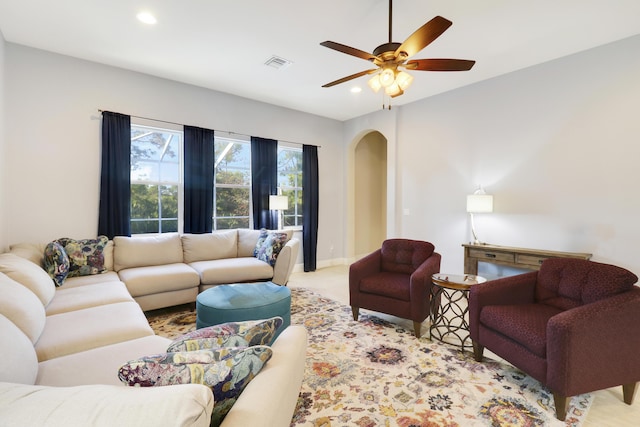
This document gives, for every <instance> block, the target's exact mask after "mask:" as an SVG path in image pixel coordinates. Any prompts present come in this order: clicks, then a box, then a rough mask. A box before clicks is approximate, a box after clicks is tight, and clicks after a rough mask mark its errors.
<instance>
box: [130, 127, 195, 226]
mask: <svg viewBox="0 0 640 427" xmlns="http://www.w3.org/2000/svg"><path fill="white" fill-rule="evenodd" d="M181 163H182V132H178V131H172V130H168V129H160V128H154V127H147V126H141V125H133V124H132V125H131V234H142V233H169V232H175V231H178V230H179V218H180V217H181V214H182V203H181V202H180V200H181V195H182V191H181V189H182V187H181V182H182V179H181V176H182V174H181V173H180V171H181Z"/></svg>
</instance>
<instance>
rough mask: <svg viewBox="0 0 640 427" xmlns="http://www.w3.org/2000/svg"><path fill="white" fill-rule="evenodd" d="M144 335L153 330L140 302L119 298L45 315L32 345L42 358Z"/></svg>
mask: <svg viewBox="0 0 640 427" xmlns="http://www.w3.org/2000/svg"><path fill="white" fill-rule="evenodd" d="M80 325H81V327H79V326H80ZM147 335H153V330H152V329H151V327H150V326H149V322H148V321H147V319H146V317H145V316H144V313H143V312H142V310H140V306H139V305H138V304H137V303H135V302H119V303H114V304H106V305H101V306H98V307H91V308H86V309H83V310H75V311H70V312H67V313H60V314H54V315H52V316H47V322H46V324H45V327H44V331H43V332H42V334H41V335H40V339H39V340H38V342H36V344H35V349H36V353H37V354H38V360H39V361H43V360H48V359H52V358H54V357H60V356H65V355H67V354H72V353H78V352H80V351H85V350H90V349H92V348H97V347H101V346H104V345H109V344H114V343H118V342H122V341H126V340H132V339H135V338H140V337H144V336H147Z"/></svg>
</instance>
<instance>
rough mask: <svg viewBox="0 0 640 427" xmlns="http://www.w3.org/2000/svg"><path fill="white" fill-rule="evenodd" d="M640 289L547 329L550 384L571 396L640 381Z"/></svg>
mask: <svg viewBox="0 0 640 427" xmlns="http://www.w3.org/2000/svg"><path fill="white" fill-rule="evenodd" d="M638 349H640V288H638V287H634V288H633V289H631V290H630V291H628V292H623V293H621V294H618V295H615V296H613V297H611V298H606V299H603V300H599V301H596V302H593V303H591V304H585V305H582V306H580V307H576V308H574V309H571V310H567V311H564V312H562V313H560V314H558V315H556V316H553V317H552V318H551V319H550V320H549V323H548V324H547V385H548V386H549V387H550V388H551V390H553V391H557V392H561V393H563V394H564V395H566V396H574V395H577V394H581V393H585V392H589V391H593V390H600V389H604V388H609V387H613V386H617V385H621V384H629V383H633V382H637V381H640V364H639V363H638Z"/></svg>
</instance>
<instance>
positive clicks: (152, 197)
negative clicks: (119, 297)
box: [131, 124, 302, 234]
mask: <svg viewBox="0 0 640 427" xmlns="http://www.w3.org/2000/svg"><path fill="white" fill-rule="evenodd" d="M182 138H183V133H182V131H180V130H172V129H164V128H160V127H155V126H148V125H146V124H145V125H142V124H135V125H134V124H132V125H131V234H145V233H170V232H181V231H182V209H183V206H182V205H183V204H182V199H183V197H182V191H183V174H182V171H183V163H182V162H183V153H182V150H183V143H182V140H183V139H182ZM214 148H215V164H214V188H213V191H214V195H213V196H214V197H213V212H212V213H211V214H212V217H213V229H214V230H224V229H232V228H251V227H252V226H253V218H252V212H251V143H250V141H249V138H246V139H244V138H243V137H236V136H234V137H229V136H228V135H227V134H225V135H224V136H219V135H217V134H216V138H215V147H214ZM278 187H279V189H280V190H281V191H282V194H283V195H285V196H287V198H288V200H289V208H288V209H287V210H286V211H284V212H283V226H284V227H287V228H294V227H302V149H300V148H299V147H291V146H288V145H286V144H283V143H279V146H278Z"/></svg>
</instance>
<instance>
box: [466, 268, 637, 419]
mask: <svg viewBox="0 0 640 427" xmlns="http://www.w3.org/2000/svg"><path fill="white" fill-rule="evenodd" d="M637 281H638V277H637V276H636V275H635V274H633V273H632V272H630V271H628V270H625V269H624V268H621V267H617V266H614V265H610V264H602V263H597V262H593V261H587V260H579V259H569V258H552V259H548V260H545V261H544V262H543V263H542V265H541V267H540V271H537V272H531V273H525V274H520V275H517V276H512V277H505V278H501V279H497V280H492V281H488V282H485V283H483V284H480V285H476V286H473V287H472V288H471V290H470V294H469V326H470V332H471V339H472V341H473V347H474V356H475V358H476V360H477V361H481V360H482V352H483V350H484V348H485V347H486V348H488V349H489V350H491V351H492V352H494V353H495V354H497V355H498V356H500V357H502V358H503V359H505V360H507V361H509V362H510V363H512V364H513V365H514V366H516V367H518V368H519V369H521V370H523V371H524V372H526V373H527V374H529V375H531V376H532V377H533V378H535V379H537V380H538V381H540V382H542V383H543V384H545V385H546V386H547V387H548V388H549V389H551V390H552V391H553V394H554V400H555V405H556V415H557V417H558V418H559V419H560V420H564V417H565V415H566V408H567V397H568V396H575V395H578V394H582V393H587V392H590V391H594V390H600V389H604V388H609V387H613V386H616V385H623V391H624V400H625V402H626V403H628V404H631V401H632V400H633V392H634V391H635V387H636V384H637V382H638V381H640V361H639V359H638V357H637V354H638V351H639V349H640V288H638V287H637V286H634V284H635V283H636V282H637ZM613 360H615V363H611V361H613Z"/></svg>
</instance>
